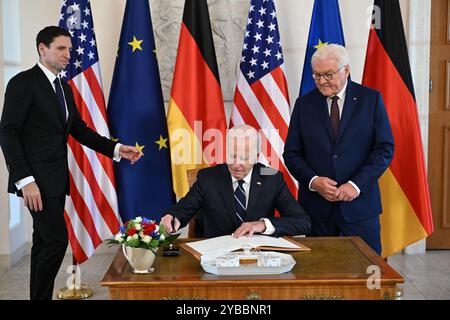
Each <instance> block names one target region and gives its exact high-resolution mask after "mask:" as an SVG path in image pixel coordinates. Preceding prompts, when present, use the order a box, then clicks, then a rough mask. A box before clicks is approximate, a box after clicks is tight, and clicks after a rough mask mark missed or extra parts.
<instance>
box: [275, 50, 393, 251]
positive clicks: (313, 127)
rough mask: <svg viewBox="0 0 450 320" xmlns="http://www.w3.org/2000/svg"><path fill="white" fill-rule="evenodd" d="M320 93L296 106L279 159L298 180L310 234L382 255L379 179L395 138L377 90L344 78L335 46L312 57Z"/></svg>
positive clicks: (343, 57) (345, 63)
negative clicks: (350, 241)
mask: <svg viewBox="0 0 450 320" xmlns="http://www.w3.org/2000/svg"><path fill="white" fill-rule="evenodd" d="M311 65H312V69H313V75H312V76H313V78H314V80H315V82H316V86H317V88H316V89H314V90H312V91H311V92H309V93H308V94H306V95H305V96H303V97H301V98H298V99H297V102H296V103H295V107H294V111H293V114H292V118H291V122H290V125H289V132H288V137H287V140H286V145H285V149H284V154H283V156H284V160H285V163H286V166H287V167H288V169H289V171H290V172H291V173H292V175H293V176H294V177H295V178H296V179H297V180H298V181H299V184H300V186H299V197H298V198H299V201H300V203H301V204H302V205H303V206H304V208H305V209H306V211H307V212H308V214H309V216H310V218H311V226H312V228H311V231H312V235H313V236H340V235H343V236H360V237H361V238H362V239H363V240H364V241H365V242H366V243H368V244H369V246H371V247H372V248H373V249H374V250H375V251H376V252H377V253H378V254H381V239H380V221H379V215H380V214H381V212H382V210H381V198H380V190H379V187H378V178H379V177H380V176H381V175H382V174H383V172H384V171H385V170H386V169H387V167H388V166H389V163H390V162H391V160H392V157H393V153H394V140H393V137H392V131H391V127H390V124H389V119H388V116H387V113H386V110H385V107H384V104H383V100H382V98H381V95H380V93H379V92H377V91H375V90H372V89H369V88H367V87H363V86H361V85H359V84H356V83H355V82H352V81H350V80H348V77H349V74H350V67H349V57H348V53H347V51H346V49H345V48H344V47H342V46H340V45H334V44H331V45H327V46H324V47H321V48H320V49H318V50H317V51H316V52H315V54H314V55H313V57H312V59H311Z"/></svg>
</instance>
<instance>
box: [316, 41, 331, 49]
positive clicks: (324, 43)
mask: <svg viewBox="0 0 450 320" xmlns="http://www.w3.org/2000/svg"><path fill="white" fill-rule="evenodd" d="M327 44H328V42H322V40H320V39H319V43H318V44H317V46H314V48H316V49H320V48H322V47H323V46H326V45H327Z"/></svg>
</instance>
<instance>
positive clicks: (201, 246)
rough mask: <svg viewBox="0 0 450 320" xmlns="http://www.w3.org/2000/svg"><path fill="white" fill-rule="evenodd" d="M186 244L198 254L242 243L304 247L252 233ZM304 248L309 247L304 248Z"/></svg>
mask: <svg viewBox="0 0 450 320" xmlns="http://www.w3.org/2000/svg"><path fill="white" fill-rule="evenodd" d="M186 245H187V246H189V247H191V248H192V249H194V250H195V251H196V252H197V253H199V254H200V255H205V254H215V253H222V252H223V253H224V252H231V251H234V250H239V249H241V248H242V246H243V245H251V246H252V247H253V248H258V249H264V248H265V247H269V248H271V249H272V250H277V249H280V250H288V251H290V250H292V251H299V250H302V249H305V248H306V247H302V246H299V245H297V244H295V243H293V242H291V241H288V240H286V239H284V238H275V237H269V236H264V235H253V236H252V237H247V236H243V237H240V238H234V237H233V236H231V235H228V236H221V237H216V238H211V239H206V240H200V241H195V242H188V243H186ZM306 250H309V249H308V248H306Z"/></svg>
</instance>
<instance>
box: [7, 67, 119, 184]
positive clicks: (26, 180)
mask: <svg viewBox="0 0 450 320" xmlns="http://www.w3.org/2000/svg"><path fill="white" fill-rule="evenodd" d="M37 64H38V66H39V68H41V70H42V72H44V74H45V76H46V77H47V79H48V81H50V84H51V85H52V88H53V90H54V91H55V94H56V89H55V83H54V81H55V79H56V77H58V76H57V75H55V74H54V73H53V72H52V71H50V70H49V69H48V68H47V67H46V66H44V65H43V64H42V63H41V62H38V63H37ZM60 81H61V79H60ZM61 91H62V93H63V95H64V102H65V107H66V121H67V119H68V118H69V110H68V109H67V102H66V96H65V93H64V90H63V88H62V87H61ZM120 146H121V144H120V143H118V144H116V146H115V147H114V158H113V159H114V160H115V161H117V162H118V161H120V159H121V157H120V152H119V148H120ZM34 181H35V179H34V177H33V176H28V177H26V178H23V179H21V180H19V181H17V182H16V183H15V185H16V188H17V190H20V189H22V188H23V187H25V186H26V185H27V184H30V183H31V182H34Z"/></svg>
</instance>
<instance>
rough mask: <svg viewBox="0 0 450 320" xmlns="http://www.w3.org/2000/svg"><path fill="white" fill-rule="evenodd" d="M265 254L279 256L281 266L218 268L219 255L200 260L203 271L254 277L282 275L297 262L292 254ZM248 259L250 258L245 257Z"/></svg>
mask: <svg viewBox="0 0 450 320" xmlns="http://www.w3.org/2000/svg"><path fill="white" fill-rule="evenodd" d="M264 254H270V255H272V256H279V257H280V258H281V266H279V267H258V265H257V263H253V264H244V265H242V264H241V265H239V267H217V266H216V261H215V260H216V258H217V257H218V256H219V255H218V254H214V255H203V256H201V258H200V265H201V266H202V268H203V270H205V272H208V273H212V274H216V275H228V276H231V275H252V274H281V273H286V272H289V271H291V270H292V268H293V267H294V265H295V263H296V262H295V260H294V258H293V257H292V256H291V255H290V254H285V253H280V252H272V251H265V252H264ZM243 258H248V257H243Z"/></svg>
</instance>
